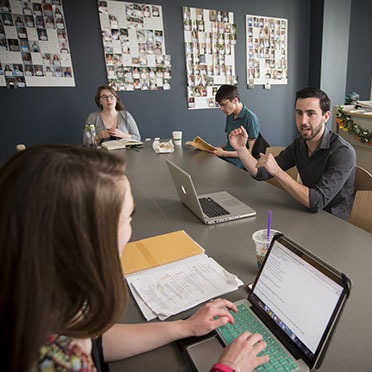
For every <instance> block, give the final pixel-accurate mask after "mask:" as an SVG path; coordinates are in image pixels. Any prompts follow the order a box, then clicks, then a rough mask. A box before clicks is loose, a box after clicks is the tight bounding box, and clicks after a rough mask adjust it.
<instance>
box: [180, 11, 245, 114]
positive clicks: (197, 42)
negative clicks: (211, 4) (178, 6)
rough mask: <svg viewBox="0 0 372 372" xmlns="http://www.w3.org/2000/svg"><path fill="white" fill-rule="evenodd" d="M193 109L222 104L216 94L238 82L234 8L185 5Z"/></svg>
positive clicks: (189, 99)
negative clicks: (219, 90) (230, 9)
mask: <svg viewBox="0 0 372 372" xmlns="http://www.w3.org/2000/svg"><path fill="white" fill-rule="evenodd" d="M183 27H184V37H185V54H186V70H187V100H188V101H187V104H188V108H189V109H190V110H194V109H208V108H216V107H218V106H217V105H216V102H215V95H216V92H217V90H218V88H219V87H220V86H221V85H222V84H232V85H235V84H237V83H238V82H237V76H236V75H235V49H234V48H235V45H236V25H235V24H234V14H233V13H232V12H227V11H220V10H208V9H200V8H190V7H183Z"/></svg>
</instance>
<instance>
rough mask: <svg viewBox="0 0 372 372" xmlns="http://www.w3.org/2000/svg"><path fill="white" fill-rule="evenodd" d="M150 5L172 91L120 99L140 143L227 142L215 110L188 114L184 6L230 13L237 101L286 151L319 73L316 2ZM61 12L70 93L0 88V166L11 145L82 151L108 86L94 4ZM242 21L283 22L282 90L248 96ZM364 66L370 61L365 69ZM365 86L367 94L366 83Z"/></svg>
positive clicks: (67, 5)
mask: <svg viewBox="0 0 372 372" xmlns="http://www.w3.org/2000/svg"><path fill="white" fill-rule="evenodd" d="M361 1H362V0H353V2H361ZM135 2H139V1H135ZM148 3H149V4H158V5H161V6H162V8H163V9H162V10H163V19H164V28H165V42H166V50H167V53H168V54H170V55H171V57H172V80H171V84H172V88H171V90H169V91H163V90H159V91H135V92H119V96H120V97H121V99H122V100H123V102H124V104H125V106H126V108H127V109H128V111H130V112H131V113H132V114H133V116H134V117H135V119H136V121H137V123H138V125H139V128H140V131H141V134H142V136H143V138H145V137H151V138H153V137H162V138H168V137H169V136H170V133H171V131H172V130H173V129H175V128H177V129H182V130H183V131H184V138H185V139H191V138H193V137H194V136H196V135H200V136H202V137H204V138H205V139H206V140H208V141H209V142H211V143H213V144H216V145H219V144H223V143H224V142H225V135H224V132H223V130H224V122H225V120H224V115H223V114H222V113H221V112H220V111H219V110H195V111H189V110H187V104H186V69H185V59H184V39H183V29H182V6H185V5H187V6H191V7H202V8H206V9H219V10H228V11H232V12H234V16H235V22H236V24H237V31H238V44H237V47H236V58H235V60H236V72H237V74H238V75H239V88H240V90H241V99H242V101H243V102H244V103H246V104H247V106H248V107H250V108H251V109H252V110H253V111H255V112H256V113H257V115H258V116H259V118H260V121H261V128H262V132H263V134H264V136H265V137H266V138H267V139H268V140H269V142H270V143H271V144H272V145H286V144H287V143H289V142H290V141H291V140H292V139H293V138H294V136H295V134H296V130H295V125H294V114H293V105H294V95H295V91H296V90H297V89H300V88H302V87H304V86H306V85H308V84H309V82H312V79H311V76H312V71H319V70H320V68H319V60H320V58H319V55H318V58H316V53H315V54H313V53H311V51H312V52H313V51H314V47H313V48H310V36H311V38H312V39H311V45H312V46H315V47H316V46H317V47H318V54H319V45H321V40H319V37H318V36H317V32H314V33H313V32H312V30H314V27H315V28H316V29H317V30H318V28H319V27H320V28H322V26H321V25H320V26H319V24H317V23H316V22H313V23H314V24H315V25H314V24H313V23H312V19H314V16H316V14H314V8H315V9H316V7H314V6H312V5H313V4H314V3H315V4H318V7H319V6H320V7H321V6H322V1H321V0H301V1H298V0H281V1H277V0H260V1H253V0H232V1H230V2H226V1H221V0H203V1H201V0H198V1H180V0H154V1H149V2H148ZM63 5H64V11H65V17H66V23H67V30H68V36H69V41H70V48H71V55H72V62H73V68H74V74H75V82H76V87H74V88H46V87H44V88H26V89H17V90H7V89H5V88H1V89H0V105H1V107H0V109H1V134H2V135H1V139H0V141H1V143H0V144H1V146H0V160H1V161H2V160H3V159H5V158H6V157H7V156H9V155H10V154H12V153H13V152H14V148H15V145H16V144H17V143H25V144H26V146H27V145H28V146H30V145H33V144H39V143H71V144H77V143H80V142H81V128H82V125H83V123H84V121H85V118H86V116H87V114H88V113H89V112H91V111H94V110H96V106H95V103H94V94H95V90H96V87H97V86H98V85H101V84H103V83H105V82H106V71H105V64H104V57H103V48H102V42H101V36H100V25H99V18H98V12H97V5H96V1H95V0H79V1H76V0H64V1H63ZM369 9H370V7H369ZM353 11H354V7H353ZM312 12H313V14H312ZM361 13H363V12H361ZM245 14H258V15H263V16H273V17H280V18H287V19H288V26H289V36H288V53H289V55H288V68H289V76H288V85H279V86H273V87H272V89H271V90H264V89H262V87H260V86H256V88H255V89H253V90H248V89H247V88H246V83H245V81H246V74H245V66H246V58H245V24H244V15H245ZM369 14H370V13H369ZM353 19H354V17H352V21H353ZM355 21H356V22H357V20H355ZM368 27H370V23H369V24H368ZM335 32H337V31H335ZM318 33H320V34H321V32H318ZM317 39H318V40H317ZM369 40H371V38H370V37H369V38H368V39H365V44H364V45H365V47H367V46H368V45H369V44H368V43H367V41H368V42H369ZM319 43H320V44H319ZM345 47H346V48H347V45H346V46H345ZM315 49H316V48H315ZM363 54H364V52H363ZM313 55H314V59H313V60H312V56H313ZM349 57H350V56H349ZM355 57H356V58H357V56H355ZM370 61H371V58H370V57H369V64H370ZM349 63H350V60H349ZM313 75H314V74H313ZM367 85H368V87H370V80H369V82H368V84H367ZM355 89H359V90H361V89H360V88H355Z"/></svg>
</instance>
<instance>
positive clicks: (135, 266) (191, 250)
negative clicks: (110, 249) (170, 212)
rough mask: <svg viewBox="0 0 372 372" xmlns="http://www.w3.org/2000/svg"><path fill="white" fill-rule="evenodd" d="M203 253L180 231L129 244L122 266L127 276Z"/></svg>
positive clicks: (126, 247) (198, 246)
mask: <svg viewBox="0 0 372 372" xmlns="http://www.w3.org/2000/svg"><path fill="white" fill-rule="evenodd" d="M203 253H204V249H203V248H202V247H201V246H200V245H199V244H198V243H196V242H195V241H194V240H193V239H192V238H191V237H190V236H189V235H188V234H187V233H186V232H185V231H183V230H179V231H174V232H170V233H167V234H162V235H157V236H153V237H151V238H146V239H142V240H137V241H135V242H130V243H128V244H127V245H126V246H125V248H124V250H123V253H122V255H121V266H122V270H123V274H124V275H126V276H127V275H130V274H133V273H137V272H140V271H144V270H148V269H152V268H154V267H158V266H162V265H166V264H169V263H172V262H175V261H180V260H183V259H185V258H189V257H193V256H196V255H199V254H203Z"/></svg>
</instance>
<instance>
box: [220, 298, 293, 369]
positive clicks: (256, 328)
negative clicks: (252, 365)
mask: <svg viewBox="0 0 372 372" xmlns="http://www.w3.org/2000/svg"><path fill="white" fill-rule="evenodd" d="M238 310H239V312H238V313H234V312H233V311H230V313H231V315H232V316H233V317H234V320H235V322H234V324H231V323H227V324H226V325H224V326H222V327H219V328H218V329H217V332H218V334H219V335H220V336H221V337H222V338H223V339H224V341H225V342H226V344H227V345H230V344H231V343H232V342H233V341H234V340H235V338H237V337H238V336H239V335H241V334H242V333H243V332H244V331H245V330H248V331H249V332H251V333H260V334H261V335H262V336H263V340H264V341H265V342H266V344H267V346H266V349H265V350H263V351H261V353H259V354H258V355H264V354H265V355H268V356H269V358H270V360H269V361H268V362H267V363H265V364H263V365H261V366H259V367H257V368H256V371H283V372H284V371H294V370H296V369H297V368H298V365H297V364H296V362H295V361H294V360H293V359H292V358H291V357H289V355H288V354H287V352H286V351H285V350H284V349H283V347H282V346H281V345H279V343H278V342H277V341H276V340H275V339H274V338H273V337H272V336H271V334H270V333H269V332H268V331H267V330H266V328H265V327H264V326H263V325H262V324H261V323H260V322H259V321H258V320H257V319H256V317H255V316H254V315H253V314H252V312H251V311H250V310H248V308H247V307H246V306H244V305H242V304H241V305H238Z"/></svg>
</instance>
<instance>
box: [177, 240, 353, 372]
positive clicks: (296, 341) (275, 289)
mask: <svg viewBox="0 0 372 372" xmlns="http://www.w3.org/2000/svg"><path fill="white" fill-rule="evenodd" d="M350 288H351V281H350V279H348V278H347V277H346V276H345V275H344V274H342V273H340V272H338V271H337V270H336V269H334V268H332V267H331V266H329V265H328V264H326V263H325V262H324V261H322V260H320V259H319V258H318V257H316V256H314V255H313V254H311V253H310V252H308V251H307V250H305V249H304V248H302V247H300V246H299V245H298V244H296V243H295V242H293V241H292V240H290V239H288V238H287V237H285V236H283V235H282V234H277V235H276V236H275V237H274V238H273V241H272V242H271V245H270V249H269V251H268V254H267V256H266V258H265V261H264V263H263V265H262V267H261V269H260V271H259V273H258V275H257V277H256V279H255V282H254V283H253V287H252V289H251V291H250V293H249V296H248V300H245V299H244V300H240V301H237V302H236V303H235V304H236V305H237V307H238V309H239V311H238V315H239V317H243V318H247V319H248V320H249V322H251V324H250V325H248V326H242V327H241V328H240V327H236V325H237V324H238V317H237V315H236V314H235V313H233V312H232V314H233V316H234V319H235V324H234V325H231V324H230V323H228V324H227V325H225V326H222V327H220V328H219V329H218V330H217V335H214V336H213V335H209V337H208V338H206V339H204V340H199V341H197V342H196V343H195V341H194V342H192V343H190V344H189V345H186V346H185V345H183V349H184V351H186V353H187V355H188V357H189V358H190V359H191V361H192V364H193V366H194V368H195V370H197V371H200V372H203V371H209V368H210V367H211V365H213V363H215V362H216V360H217V358H218V356H219V355H220V353H221V351H222V349H223V347H224V346H226V345H229V344H231V342H232V341H233V340H234V339H235V338H236V337H237V335H239V334H241V333H242V332H243V330H244V329H247V330H249V331H250V332H251V333H260V334H265V333H266V336H264V340H265V341H266V343H267V344H268V346H267V348H266V350H264V351H263V353H265V354H268V355H269V357H270V360H269V362H268V363H267V364H265V365H263V366H261V367H258V368H256V370H257V371H265V370H276V369H275V368H274V369H270V367H271V366H270V365H269V363H273V362H274V359H275V356H274V355H273V353H274V354H276V355H280V353H281V351H280V352H279V351H276V352H274V351H269V349H270V348H273V349H275V348H276V346H275V344H277V346H278V347H279V348H281V350H283V355H285V358H284V359H285V361H284V364H285V367H284V369H283V370H285V371H312V370H314V369H316V368H319V366H320V364H321V362H322V359H323V357H324V354H325V351H326V348H327V346H328V343H329V341H330V338H331V334H332V332H333V331H334V329H335V325H336V323H337V321H338V319H339V316H340V314H341V310H342V308H343V306H344V304H345V302H346V299H347V297H348V295H349V293H350ZM242 315H243V316H242ZM239 328H240V329H239ZM234 332H236V333H235V335H232V334H233V333H234ZM208 356H210V357H208ZM275 363H279V362H277V361H275ZM277 368H279V367H277Z"/></svg>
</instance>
